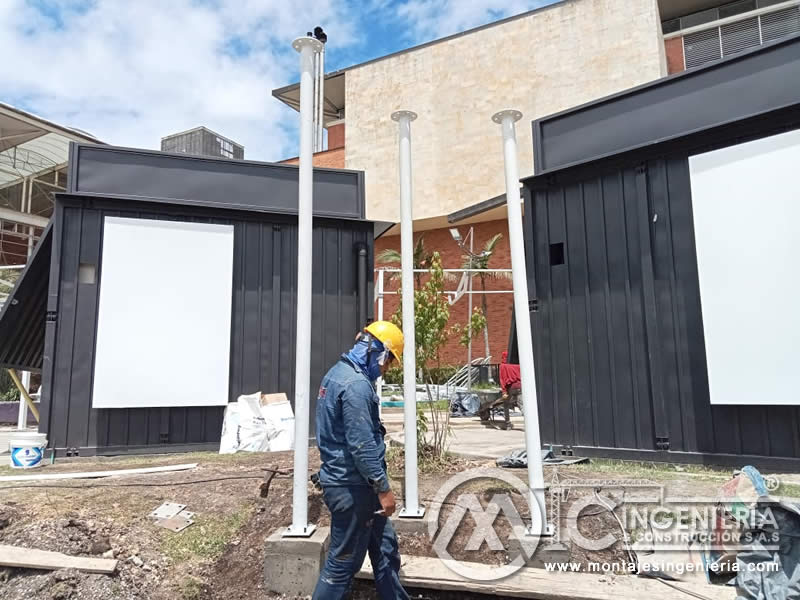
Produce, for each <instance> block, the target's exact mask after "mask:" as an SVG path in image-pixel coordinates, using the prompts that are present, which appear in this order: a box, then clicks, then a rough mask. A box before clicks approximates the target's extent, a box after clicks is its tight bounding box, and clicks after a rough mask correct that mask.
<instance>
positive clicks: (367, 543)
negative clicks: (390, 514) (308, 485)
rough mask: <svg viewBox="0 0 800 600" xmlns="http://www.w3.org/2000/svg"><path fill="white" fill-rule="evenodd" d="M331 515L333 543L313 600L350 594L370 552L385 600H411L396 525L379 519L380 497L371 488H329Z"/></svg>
mask: <svg viewBox="0 0 800 600" xmlns="http://www.w3.org/2000/svg"><path fill="white" fill-rule="evenodd" d="M322 494H323V498H324V500H325V504H326V505H327V507H328V510H330V512H331V542H330V548H329V549H328V558H327V560H326V561H325V565H324V566H323V567H322V572H321V573H320V576H319V580H318V581H317V587H316V589H315V590H314V596H313V597H312V600H339V599H343V598H346V597H347V596H348V595H349V593H350V587H351V586H352V583H353V577H354V576H355V574H356V573H357V572H358V571H359V569H361V565H362V564H363V563H364V557H365V556H366V555H367V552H369V559H370V562H371V563H372V571H373V574H374V577H375V588H376V590H377V591H378V595H379V596H380V598H381V600H396V599H400V600H407V599H408V594H406V592H405V590H404V589H403V587H402V586H401V585H400V578H399V576H398V572H399V571H400V550H399V547H398V544H397V536H396V535H395V532H394V527H393V526H392V522H391V521H390V520H389V519H387V518H386V517H382V516H380V515H376V514H375V511H376V510H379V509H380V503H379V502H378V497H377V495H376V494H375V492H373V491H372V489H370V488H368V487H356V486H354V487H330V486H329V487H326V488H324V490H323V492H322Z"/></svg>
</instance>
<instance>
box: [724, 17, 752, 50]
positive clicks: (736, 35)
mask: <svg viewBox="0 0 800 600" xmlns="http://www.w3.org/2000/svg"><path fill="white" fill-rule="evenodd" d="M719 29H720V33H721V35H722V55H723V56H730V55H731V54H736V53H737V52H741V51H742V50H747V49H749V48H755V47H756V46H759V45H760V44H761V33H760V32H759V30H758V17H752V18H750V19H744V20H743V21H736V23H730V24H728V25H723V26H722V27H720V28H719Z"/></svg>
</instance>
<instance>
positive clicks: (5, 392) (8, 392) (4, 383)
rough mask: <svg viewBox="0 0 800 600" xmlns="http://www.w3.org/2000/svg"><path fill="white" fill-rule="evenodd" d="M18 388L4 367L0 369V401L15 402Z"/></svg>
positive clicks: (17, 396) (17, 398)
mask: <svg viewBox="0 0 800 600" xmlns="http://www.w3.org/2000/svg"><path fill="white" fill-rule="evenodd" d="M18 400H19V390H18V389H17V386H16V385H14V382H13V381H12V380H11V376H10V375H9V374H8V371H6V370H5V369H0V402H17V401H18Z"/></svg>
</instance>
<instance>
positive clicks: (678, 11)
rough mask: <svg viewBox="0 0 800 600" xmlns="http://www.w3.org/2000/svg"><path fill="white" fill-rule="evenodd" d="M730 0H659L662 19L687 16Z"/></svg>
mask: <svg viewBox="0 0 800 600" xmlns="http://www.w3.org/2000/svg"><path fill="white" fill-rule="evenodd" d="M729 2H730V0H658V11H659V13H660V15H661V20H662V21H667V20H669V19H674V18H676V17H685V16H686V15H690V14H692V13H696V12H700V11H701V10H706V9H708V8H716V7H717V6H722V5H723V4H728V3H729Z"/></svg>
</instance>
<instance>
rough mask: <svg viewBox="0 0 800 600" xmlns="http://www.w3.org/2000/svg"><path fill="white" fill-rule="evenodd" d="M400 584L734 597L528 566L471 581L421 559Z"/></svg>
mask: <svg viewBox="0 0 800 600" xmlns="http://www.w3.org/2000/svg"><path fill="white" fill-rule="evenodd" d="M471 566H472V565H471ZM474 568H475V570H476V571H477V572H480V571H481V570H485V569H487V568H490V567H487V565H482V564H474ZM357 577H359V578H360V579H372V566H371V565H370V562H369V558H367V559H366V560H365V561H364V565H363V566H362V567H361V571H359V573H358V575H357ZM400 581H401V582H402V583H403V585H406V586H408V587H417V588H427V589H434V590H450V591H464V592H472V593H475V594H492V595H497V596H503V597H507V598H534V599H537V600H618V599H619V598H658V599H659V600H686V599H687V598H689V597H691V596H694V595H695V594H697V596H694V597H703V598H706V599H708V600H733V598H735V597H736V592H735V590H733V589H732V588H726V587H722V586H714V585H710V584H707V585H706V584H695V583H686V582H678V583H675V582H670V583H671V585H673V586H677V587H679V588H680V590H679V589H676V588H675V587H670V586H669V585H666V584H665V583H663V582H661V581H657V580H654V579H645V578H642V577H637V576H636V575H619V576H612V575H602V574H587V573H568V572H551V571H547V570H545V569H535V568H532V567H525V568H523V569H520V570H519V571H517V572H516V573H515V574H514V575H512V576H510V577H508V578H506V579H503V580H501V581H476V580H472V579H466V578H465V577H461V576H460V575H457V574H456V573H454V572H453V571H451V570H450V569H448V568H447V567H446V566H445V565H444V563H443V562H442V561H441V560H439V559H438V558H428V557H422V556H404V557H403V566H402V568H401V570H400ZM687 592H688V595H687Z"/></svg>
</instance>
